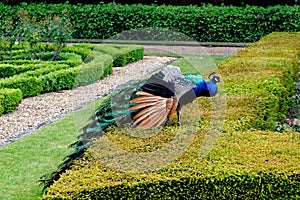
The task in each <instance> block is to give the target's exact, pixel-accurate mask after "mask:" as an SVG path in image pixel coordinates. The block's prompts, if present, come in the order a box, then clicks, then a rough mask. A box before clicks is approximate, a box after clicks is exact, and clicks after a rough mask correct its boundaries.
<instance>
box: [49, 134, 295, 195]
mask: <svg viewBox="0 0 300 200" xmlns="http://www.w3.org/2000/svg"><path fill="white" fill-rule="evenodd" d="M204 136H205V133H203V132H199V133H198V135H197V137H196V139H195V140H194V142H193V144H192V145H191V146H190V148H189V149H188V151H186V152H185V153H184V154H183V155H182V156H181V157H180V158H179V159H178V160H176V161H175V162H173V163H171V164H170V165H168V166H167V167H164V168H162V169H160V170H158V171H155V172H150V173H126V172H121V171H116V170H113V169H111V168H108V167H105V166H103V164H102V163H101V162H100V161H99V160H98V159H97V157H96V158H95V157H93V156H86V157H85V159H84V160H81V161H79V162H77V163H76V164H75V165H74V166H73V168H72V170H69V171H67V172H66V173H65V174H63V175H62V177H61V179H60V180H59V181H58V182H56V183H55V184H54V185H53V186H52V187H50V189H49V190H48V192H47V194H45V195H44V199H51V198H54V197H55V198H58V197H60V198H78V196H80V195H81V194H80V193H82V196H84V194H88V192H90V194H91V195H92V194H94V195H95V194H97V191H101V190H102V191H110V190H111V194H112V195H113V194H114V190H116V191H115V192H117V191H118V192H120V193H121V194H122V193H123V192H124V194H127V195H128V193H129V194H130V193H131V195H133V196H134V194H135V192H134V191H135V190H137V191H138V190H139V189H138V188H139V187H143V186H142V185H144V184H146V185H148V184H153V183H158V184H163V183H169V187H170V188H168V189H169V190H170V191H171V192H172V193H173V192H174V193H175V194H176V192H175V191H172V188H171V187H172V186H173V187H175V185H173V184H172V183H173V181H180V180H181V181H182V180H184V179H188V180H190V181H191V182H192V180H195V179H196V180H197V179H199V180H203V181H204V182H205V181H206V182H207V183H210V184H213V182H211V181H213V180H214V179H215V180H216V181H217V180H222V179H225V178H226V177H231V176H233V177H237V178H238V177H239V178H240V179H241V180H242V177H243V175H245V174H248V175H250V176H252V177H253V179H255V177H259V176H261V175H263V174H270V175H276V176H279V177H281V178H282V179H285V178H288V177H292V176H293V175H295V174H298V175H299V174H300V170H299V167H298V163H299V162H300V153H299V151H298V146H299V145H300V135H299V134H298V133H290V134H280V133H271V132H245V133H243V134H241V133H232V134H231V135H228V134H226V135H222V136H221V137H220V138H219V140H218V142H217V144H216V145H215V146H214V149H213V150H212V151H211V152H210V154H209V155H208V156H206V157H204V158H201V157H199V152H200V150H201V148H203V146H201V144H202V142H203V138H204ZM110 139H111V140H112V141H114V142H117V144H118V145H120V147H123V148H125V149H128V148H129V147H128V146H131V145H129V144H130V143H127V142H130V141H131V142H132V143H133V145H132V147H133V148H135V147H134V146H135V144H136V141H135V139H131V140H130V139H129V140H128V138H127V139H126V137H125V136H124V135H121V136H120V134H117V135H116V134H114V135H112V136H111V138H110ZM124 139H125V141H126V143H124V142H123V144H121V142H118V141H122V140H124ZM156 140H158V138H157V137H156ZM151 142H153V143H157V142H158V141H155V140H152V141H151ZM151 142H149V141H148V142H147V141H140V149H142V148H143V146H144V147H149V143H151ZM154 146H155V145H153V147H152V148H148V149H147V150H146V151H153V150H155V147H154ZM93 148H99V147H97V145H95V146H94V147H93ZM91 151H93V149H92V150H91ZM132 162H135V161H134V160H133V161H132ZM199 182H200V181H199ZM237 184H242V183H237ZM211 186H212V187H213V185H211ZM182 187H187V188H188V187H189V182H188V181H187V183H185V185H182ZM216 187H217V185H216ZM118 188H119V189H118ZM129 188H130V189H129ZM126 190H128V191H126ZM130 191H131V192H130ZM153 192H154V191H153ZM163 192H166V191H163ZM191 192H195V191H193V190H192V189H191ZM99 194H101V192H100V193H99Z"/></svg>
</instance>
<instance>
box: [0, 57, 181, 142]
mask: <svg viewBox="0 0 300 200" xmlns="http://www.w3.org/2000/svg"><path fill="white" fill-rule="evenodd" d="M176 59H177V58H172V57H153V56H145V57H144V58H143V59H142V60H141V61H138V62H135V63H131V64H128V65H126V67H119V68H114V72H113V74H112V75H110V76H108V77H106V78H104V79H102V80H99V81H98V82H96V83H94V84H91V85H87V86H84V87H79V88H77V89H74V90H63V91H59V92H52V93H46V94H42V95H40V96H36V97H31V98H26V99H24V100H23V101H22V102H21V103H20V104H19V105H18V107H17V109H16V111H15V112H13V113H10V114H5V115H1V116H0V146H3V145H6V144H9V143H10V142H13V141H15V140H16V139H18V138H20V137H22V136H24V135H27V134H29V133H31V132H33V131H35V130H37V129H38V128H41V127H43V126H45V125H47V124H49V123H51V122H53V121H55V120H57V119H59V118H61V117H63V116H64V115H66V114H68V113H70V112H71V111H73V110H75V109H78V108H80V107H82V106H83V105H85V104H87V103H89V102H92V101H93V100H95V99H97V98H99V97H101V96H103V95H104V94H107V93H109V91H110V90H111V89H113V88H115V87H116V86H118V85H120V84H122V83H125V82H127V81H129V80H136V79H140V78H142V77H144V76H145V75H148V74H149V73H151V72H153V71H155V70H156V69H158V68H160V67H162V66H164V65H165V64H168V63H170V62H172V61H174V60H176Z"/></svg>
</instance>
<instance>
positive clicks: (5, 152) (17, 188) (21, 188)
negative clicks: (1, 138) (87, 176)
mask: <svg viewBox="0 0 300 200" xmlns="http://www.w3.org/2000/svg"><path fill="white" fill-rule="evenodd" d="M226 58H227V57H224V56H188V57H184V59H183V60H178V61H177V62H176V63H174V65H177V66H180V67H182V69H183V72H184V73H194V72H197V71H199V70H201V71H202V72H205V71H207V70H211V69H214V66H215V64H214V63H215V62H216V63H219V62H221V61H223V60H225V59H226ZM198 61H199V62H198ZM188 63H192V64H193V65H194V66H193V65H191V64H188ZM195 66H196V67H195ZM100 102H101V100H98V101H97V102H96V104H98V103H100ZM94 108H95V104H94V103H92V104H89V105H88V106H86V107H85V108H83V109H81V110H79V111H76V112H73V113H72V114H71V115H68V116H66V117H64V118H62V119H60V120H57V121H56V122H54V123H52V124H50V125H48V126H46V127H44V128H42V129H40V130H38V131H35V132H34V133H31V134H30V135H27V136H26V137H23V138H21V139H18V140H17V141H15V142H13V143H11V144H9V145H6V146H4V147H0V154H1V157H0V180H1V182H0V194H1V199H9V200H12V199H30V200H32V199H38V198H39V197H41V195H42V187H41V186H40V185H39V182H38V180H39V178H40V177H41V176H42V175H44V174H46V173H50V172H52V171H54V170H55V169H56V168H57V166H58V165H59V164H60V163H61V162H62V160H63V158H64V157H65V156H66V155H67V154H68V153H70V152H71V151H72V149H70V148H68V146H69V145H70V144H71V143H73V142H74V141H76V140H77V135H78V131H77V130H78V128H80V127H82V126H84V125H85V124H87V123H88V120H89V117H90V115H91V114H92V113H93V110H94ZM78 117H80V119H79V118H78ZM75 122H76V125H75ZM78 123H79V124H78Z"/></svg>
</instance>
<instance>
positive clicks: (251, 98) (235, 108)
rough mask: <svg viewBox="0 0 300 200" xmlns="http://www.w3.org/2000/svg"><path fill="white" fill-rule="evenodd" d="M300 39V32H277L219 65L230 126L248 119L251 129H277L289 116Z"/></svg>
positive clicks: (297, 69) (299, 50)
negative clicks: (277, 124)
mask: <svg viewBox="0 0 300 200" xmlns="http://www.w3.org/2000/svg"><path fill="white" fill-rule="evenodd" d="M299 41H300V33H273V34H270V35H268V36H266V37H264V38H263V39H262V40H260V41H259V42H257V43H254V44H253V45H251V46H250V47H248V48H246V49H244V50H241V51H240V52H238V54H237V55H236V56H234V57H232V58H230V59H228V60H227V61H225V62H223V63H222V64H221V65H220V66H218V69H219V72H220V74H222V78H223V80H224V83H225V92H226V95H227V103H228V106H227V109H226V112H227V120H228V123H229V126H231V127H235V126H233V124H234V123H237V124H239V123H240V122H241V121H239V120H242V121H244V122H245V120H246V121H247V123H248V126H247V127H248V128H252V129H253V128H256V129H262V130H265V129H269V130H274V129H275V123H276V122H278V121H283V120H284V119H285V116H286V113H287V111H288V109H289V108H290V107H291V105H292V102H291V96H292V95H293V94H294V92H295V85H294V81H295V77H296V74H297V72H298V71H299V68H298V65H299V64H298V59H299V52H300V48H299V46H300V42H299ZM242 101H243V102H242ZM237 102H238V103H237ZM242 125H243V123H242ZM243 128H245V127H243Z"/></svg>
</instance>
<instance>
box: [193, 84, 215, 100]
mask: <svg viewBox="0 0 300 200" xmlns="http://www.w3.org/2000/svg"><path fill="white" fill-rule="evenodd" d="M194 92H195V94H196V96H197V97H200V96H206V97H212V96H215V95H216V94H217V92H218V86H217V84H216V83H214V82H213V81H212V80H210V81H208V82H205V81H203V82H200V83H198V84H197V87H195V88H194Z"/></svg>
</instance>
